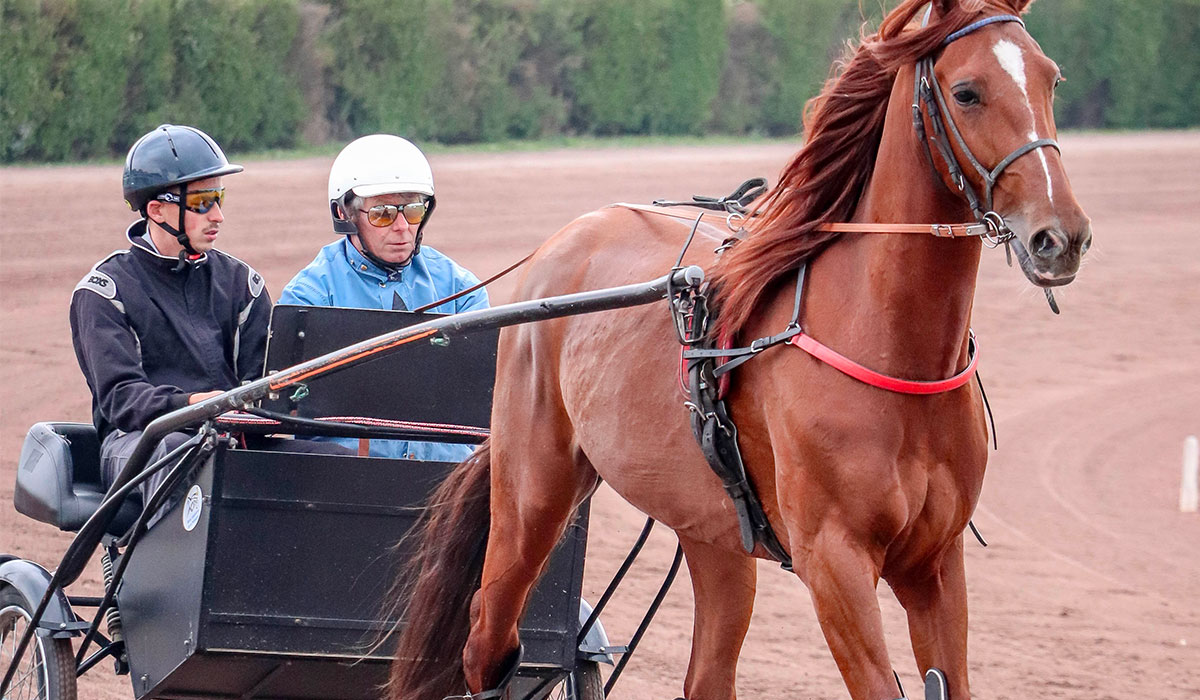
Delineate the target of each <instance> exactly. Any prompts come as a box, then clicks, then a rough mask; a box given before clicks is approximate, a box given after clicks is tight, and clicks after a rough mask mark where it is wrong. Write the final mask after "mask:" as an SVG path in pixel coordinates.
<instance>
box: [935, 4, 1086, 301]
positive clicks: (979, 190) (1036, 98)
mask: <svg viewBox="0 0 1200 700" xmlns="http://www.w3.org/2000/svg"><path fill="white" fill-rule="evenodd" d="M979 4H980V3H973V2H968V1H965V0H964V1H963V2H957V1H953V0H946V1H941V2H936V3H934V11H935V12H941V13H943V16H944V13H948V12H952V11H954V10H955V9H956V6H957V9H959V10H962V9H967V7H968V6H970V5H979ZM1028 4H1029V2H1028V0H1025V1H1020V0H1014V1H1011V2H1001V3H988V4H985V5H982V6H981V7H980V11H979V13H978V14H979V16H978V19H976V20H974V21H973V22H972V23H971V24H968V25H967V26H966V27H964V28H963V29H961V30H958V31H956V32H954V33H952V34H950V35H949V36H948V37H946V39H945V40H944V41H943V43H942V47H941V48H940V51H939V52H938V53H935V54H933V55H930V56H928V57H926V58H924V59H922V61H921V62H920V63H919V64H918V69H917V76H916V85H915V86H914V92H915V94H916V95H917V96H918V100H917V101H919V102H921V103H923V112H924V120H925V122H926V124H927V126H928V128H929V141H930V143H931V146H932V148H931V150H932V151H934V152H937V153H938V154H939V155H940V156H941V158H940V159H935V160H940V162H939V163H938V164H937V165H936V166H935V168H936V169H937V170H938V172H939V175H940V177H941V178H942V180H943V182H945V183H946V185H947V186H948V187H950V188H951V189H952V190H955V191H962V192H963V194H964V195H965V196H966V198H967V200H968V204H969V206H970V207H971V208H972V209H973V210H974V212H975V214H976V216H978V217H980V218H985V217H986V219H985V220H987V219H990V220H991V222H992V223H993V224H994V225H996V227H997V228H998V229H1002V230H1003V234H1008V233H1010V232H1011V234H1012V235H1011V244H1012V245H1013V247H1014V249H1015V250H1016V254H1017V259H1018V261H1019V262H1020V265H1021V269H1022V271H1023V272H1024V273H1025V276H1026V277H1028V278H1029V280H1030V281H1031V282H1033V283H1034V284H1035V285H1037V286H1039V287H1055V286H1059V285H1064V284H1067V283H1069V282H1071V281H1072V280H1073V279H1074V278H1075V275H1076V273H1077V272H1078V270H1079V266H1080V263H1081V261H1082V258H1083V255H1084V253H1085V252H1086V251H1087V249H1088V247H1089V246H1090V244H1091V240H1092V232H1091V223H1090V221H1089V219H1088V217H1087V216H1086V215H1085V214H1084V212H1083V210H1082V209H1081V208H1080V206H1079V203H1078V201H1076V199H1075V195H1074V193H1073V192H1072V190H1071V185H1070V182H1069V181H1068V179H1067V174H1066V170H1065V168H1064V167H1063V162H1062V156H1061V154H1060V152H1059V149H1058V144H1057V142H1056V141H1055V139H1056V137H1057V128H1056V127H1055V123H1054V89H1055V87H1056V86H1057V85H1058V84H1059V83H1060V82H1061V81H1062V79H1063V78H1062V73H1061V72H1060V71H1059V68H1058V65H1057V64H1055V63H1054V61H1052V60H1050V58H1048V57H1047V56H1046V55H1045V54H1044V53H1043V52H1042V49H1041V47H1040V46H1038V43H1037V42H1036V41H1034V39H1033V37H1032V36H1030V35H1029V33H1028V32H1027V31H1025V27H1024V24H1023V23H1022V22H1021V20H1020V19H1019V15H1020V13H1021V12H1023V11H1024V10H1025V8H1026V6H1027V5H1028ZM937 121H940V122H941V123H940V124H939V123H936V122H937ZM939 139H940V141H941V143H940V144H939V143H937V141H938V140H939ZM947 149H948V150H947ZM948 153H952V156H951V157H950V158H949V159H948V158H946V156H947V154H948ZM931 162H932V161H931Z"/></svg>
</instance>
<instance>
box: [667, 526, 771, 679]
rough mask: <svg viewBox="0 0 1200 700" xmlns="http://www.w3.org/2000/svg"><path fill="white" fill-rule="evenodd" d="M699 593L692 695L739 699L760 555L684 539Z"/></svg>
mask: <svg viewBox="0 0 1200 700" xmlns="http://www.w3.org/2000/svg"><path fill="white" fill-rule="evenodd" d="M679 543H680V544H681V545H682V546H683V553H684V555H685V556H686V557H687V564H688V572H689V573H690V574H691V578H692V592H693V595H694V596H695V618H694V619H695V621H694V623H693V629H692V656H691V659H690V660H689V662H688V671H687V677H686V678H685V679H684V683H683V693H684V697H685V698H686V699H687V700H734V698H735V697H736V696H737V693H736V691H735V690H734V681H735V679H736V677H737V661H738V656H739V655H740V653H741V650H742V641H743V640H744V639H745V638H746V631H747V630H748V629H749V628H750V615H751V613H752V612H753V611H754V591H755V587H756V585H757V577H758V572H757V568H756V566H755V560H754V559H752V558H751V557H748V556H741V555H737V554H731V553H730V552H729V550H728V549H725V548H721V547H717V546H714V545H712V544H708V543H705V542H697V541H695V540H689V539H686V538H683V537H680V538H679Z"/></svg>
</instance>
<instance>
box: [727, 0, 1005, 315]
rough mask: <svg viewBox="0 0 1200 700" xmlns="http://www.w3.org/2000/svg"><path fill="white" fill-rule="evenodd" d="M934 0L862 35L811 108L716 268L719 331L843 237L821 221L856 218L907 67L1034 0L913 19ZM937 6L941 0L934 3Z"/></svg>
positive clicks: (914, 4) (963, 5)
mask: <svg viewBox="0 0 1200 700" xmlns="http://www.w3.org/2000/svg"><path fill="white" fill-rule="evenodd" d="M928 4H929V2H928V0H904V1H903V2H902V3H901V4H900V5H899V6H898V7H896V8H895V9H894V10H892V12H890V13H888V15H887V16H886V17H885V18H884V19H883V21H882V22H881V23H880V26H879V29H878V30H877V31H876V32H875V33H874V34H871V35H865V36H861V37H860V39H859V43H858V46H857V48H853V47H851V48H852V52H851V55H850V57H849V60H848V61H843V62H839V63H837V64H835V65H834V68H833V75H832V76H831V77H830V79H829V80H827V81H826V83H825V86H824V88H823V89H822V91H821V93H820V94H819V95H817V96H816V97H814V98H812V99H811V100H809V101H808V104H807V105H806V106H805V110H804V112H805V117H804V131H805V134H806V139H805V144H804V146H803V147H802V148H801V149H800V151H799V152H798V153H796V155H795V156H793V157H792V160H791V161H790V162H789V163H788V164H787V166H786V167H784V169H783V172H782V173H781V174H780V176H779V182H777V183H776V185H775V187H774V188H773V189H772V190H771V191H770V192H769V193H768V194H766V195H765V197H764V198H763V200H761V201H762V206H761V209H762V214H761V215H760V216H759V217H756V218H755V219H754V220H752V223H751V224H750V231H751V235H750V236H748V237H747V238H746V239H745V240H743V241H742V242H740V243H739V244H738V245H736V246H734V247H733V248H732V249H731V250H730V251H728V252H727V253H726V254H725V255H724V256H722V259H721V260H719V261H718V262H717V264H716V266H715V267H714V269H713V274H712V284H713V288H714V290H715V291H716V293H715V294H714V295H712V296H713V305H714V308H715V310H716V316H717V329H716V330H717V332H719V333H728V334H736V333H737V332H738V331H739V330H741V329H742V327H744V326H745V325H746V323H747V322H748V321H749V320H750V317H751V315H752V314H753V313H754V309H755V307H756V306H757V305H758V303H759V302H761V301H762V299H763V296H764V295H765V294H766V292H767V290H768V289H769V288H771V287H772V286H773V285H774V284H775V283H776V282H778V281H779V280H780V279H781V278H783V277H784V276H785V275H787V274H788V273H789V272H792V271H795V270H796V269H797V268H798V267H799V265H800V263H801V262H803V261H805V260H808V259H810V258H812V257H814V256H816V255H817V254H818V253H819V252H821V251H822V250H824V249H825V248H826V247H827V246H829V245H830V244H831V243H832V242H833V241H834V240H836V239H837V238H838V237H839V236H840V235H841V234H837V233H821V232H817V231H816V230H815V229H816V227H817V226H819V225H820V224H825V223H835V222H845V221H849V220H850V217H851V216H852V215H853V214H854V210H855V208H856V207H857V206H858V203H859V200H860V199H861V197H862V194H863V191H864V189H865V188H866V185H867V182H868V180H869V178H870V176H871V173H872V171H873V170H874V168H875V157H876V153H877V151H878V150H879V144H880V140H881V139H882V136H883V125H884V117H885V115H886V113H887V106H888V99H889V97H890V95H891V91H892V87H893V84H894V82H895V79H896V74H897V73H898V72H899V69H900V67H901V66H903V65H907V64H913V63H915V62H916V61H917V59H919V58H921V57H922V56H926V55H928V54H931V53H933V52H934V51H936V50H937V49H938V48H939V47H940V46H941V43H942V41H943V40H944V39H945V38H946V37H947V36H949V35H950V34H952V33H953V32H955V31H958V30H959V29H962V28H963V27H965V26H967V25H968V24H970V23H971V21H973V20H974V19H975V18H976V16H977V15H979V13H980V12H981V11H982V10H984V9H985V8H987V7H988V6H992V7H995V8H996V9H999V10H1000V11H1001V12H1012V13H1019V12H1021V11H1023V10H1024V8H1025V6H1026V5H1028V0H1025V1H1022V0H1007V2H987V0H963V1H962V2H958V3H955V4H954V6H953V7H952V8H951V9H950V10H949V11H948V12H946V13H945V14H943V15H940V16H938V17H935V18H931V21H930V23H929V25H928V26H926V27H923V28H920V29H917V28H911V27H910V26H909V25H910V24H912V23H913V20H914V18H915V17H916V16H917V13H918V12H920V11H921V10H922V9H924V7H925V6H926V5H928ZM935 4H936V3H935Z"/></svg>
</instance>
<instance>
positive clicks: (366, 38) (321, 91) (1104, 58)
mask: <svg viewBox="0 0 1200 700" xmlns="http://www.w3.org/2000/svg"><path fill="white" fill-rule="evenodd" d="M887 4H889V5H890V4H893V1H892V0H889V2H888V3H887ZM864 11H867V12H869V13H872V14H871V16H868V17H865V18H864V17H863V14H862V13H863V12H864ZM881 12H882V10H880V9H879V7H878V4H877V3H861V2H860V1H859V0H806V1H803V2H801V1H798V0H755V1H753V2H751V1H735V0H342V1H335V0H0V26H2V27H3V30H2V31H0V65H3V66H4V68H3V74H2V75H0V162H14V161H23V160H41V161H68V160H78V159H85V158H95V157H106V156H119V155H121V154H123V153H124V151H125V149H126V148H127V147H128V146H129V144H130V143H132V141H133V140H134V139H135V138H137V136H138V135H140V134H142V133H145V132H146V131H148V130H149V129H151V128H153V127H154V126H155V125H157V124H160V123H162V122H179V123H186V124H193V125H195V126H198V127H200V128H201V129H204V130H206V131H208V132H210V133H211V134H213V136H214V137H216V138H217V139H218V141H220V142H221V143H222V144H223V145H224V146H226V148H228V149H233V150H241V149H265V148H276V147H283V148H286V147H291V146H295V145H298V144H300V143H304V142H316V143H323V142H326V141H344V140H347V139H349V138H352V137H353V136H356V135H359V134H364V133H370V132H377V131H386V132H392V133H399V134H404V135H406V136H409V137H411V138H414V139H417V140H420V141H424V140H433V141H439V142H444V143H455V142H470V141H495V140H500V139H512V138H518V139H521V138H538V137H545V136H553V135H557V134H601V135H605V134H700V133H726V134H771V135H780V134H794V133H796V132H797V130H798V129H799V125H800V120H801V113H802V110H803V106H804V103H805V102H806V101H807V100H808V98H809V97H811V96H812V95H813V94H815V92H816V91H817V90H818V89H819V88H820V86H821V84H822V83H823V81H824V80H825V79H826V78H827V77H828V75H829V70H830V65H831V63H832V62H833V61H834V60H836V59H837V58H839V57H840V56H842V55H843V54H844V52H845V44H846V40H847V39H850V38H854V37H856V36H857V34H858V29H859V28H860V26H862V25H863V23H864V22H866V23H868V25H869V24H870V23H873V22H875V21H877V20H878V17H879V15H880V13H881ZM1028 21H1029V27H1030V30H1031V32H1032V33H1033V34H1034V36H1036V37H1037V38H1038V39H1039V41H1041V43H1042V45H1043V47H1044V48H1045V50H1046V52H1047V53H1048V54H1049V55H1050V56H1051V57H1052V58H1054V59H1056V60H1057V61H1058V62H1059V63H1060V64H1061V65H1062V67H1063V71H1064V73H1065V74H1066V76H1067V78H1068V82H1067V83H1065V84H1064V85H1063V86H1062V87H1061V88H1060V90H1059V94H1058V97H1057V102H1056V110H1057V114H1058V122H1059V126H1060V127H1065V128H1069V127H1120V128H1143V127H1187V126H1195V125H1197V124H1198V123H1200V2H1198V0H1042V1H1041V2H1037V3H1035V4H1034V5H1033V9H1032V11H1031V13H1030V15H1029V18H1028ZM302 134H303V136H302Z"/></svg>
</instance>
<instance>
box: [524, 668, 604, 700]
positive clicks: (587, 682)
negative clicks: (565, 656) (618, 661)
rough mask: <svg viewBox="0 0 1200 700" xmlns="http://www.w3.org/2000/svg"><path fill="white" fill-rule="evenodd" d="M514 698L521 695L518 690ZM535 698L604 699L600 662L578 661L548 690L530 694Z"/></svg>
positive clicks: (565, 699) (549, 699) (566, 699)
mask: <svg viewBox="0 0 1200 700" xmlns="http://www.w3.org/2000/svg"><path fill="white" fill-rule="evenodd" d="M513 697H514V698H519V697H522V696H521V695H520V691H519V690H518V691H517V692H514V693H513ZM532 697H533V698H534V699H535V700H604V680H603V679H602V678H601V676H600V664H598V663H596V662H595V661H579V662H577V663H576V665H575V670H573V671H571V673H570V674H569V675H567V676H563V677H562V679H561V680H560V681H558V683H557V684H555V685H553V686H551V687H550V688H549V689H548V690H543V691H541V692H540V693H537V694H536V695H533V696H532Z"/></svg>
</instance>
